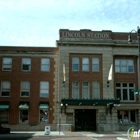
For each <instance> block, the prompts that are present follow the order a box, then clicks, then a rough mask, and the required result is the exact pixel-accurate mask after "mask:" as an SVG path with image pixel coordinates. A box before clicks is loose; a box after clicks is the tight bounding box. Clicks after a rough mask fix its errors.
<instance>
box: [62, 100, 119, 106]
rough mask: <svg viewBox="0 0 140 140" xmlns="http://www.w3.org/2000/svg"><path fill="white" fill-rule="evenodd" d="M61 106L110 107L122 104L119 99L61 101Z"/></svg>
mask: <svg viewBox="0 0 140 140" xmlns="http://www.w3.org/2000/svg"><path fill="white" fill-rule="evenodd" d="M61 104H63V105H65V104H67V105H81V106H82V105H88V106H89V105H109V104H114V105H118V104H120V100H118V99H61Z"/></svg>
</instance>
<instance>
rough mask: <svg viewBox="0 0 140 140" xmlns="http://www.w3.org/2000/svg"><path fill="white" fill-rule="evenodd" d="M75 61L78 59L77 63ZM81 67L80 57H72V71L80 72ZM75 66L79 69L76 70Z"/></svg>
mask: <svg viewBox="0 0 140 140" xmlns="http://www.w3.org/2000/svg"><path fill="white" fill-rule="evenodd" d="M74 59H77V60H76V61H78V62H75V61H74ZM79 65H80V59H79V57H72V71H79ZM75 66H76V67H77V69H75Z"/></svg>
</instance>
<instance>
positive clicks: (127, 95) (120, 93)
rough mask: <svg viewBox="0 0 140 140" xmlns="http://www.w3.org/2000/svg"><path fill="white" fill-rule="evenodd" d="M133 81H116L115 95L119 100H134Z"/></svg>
mask: <svg viewBox="0 0 140 140" xmlns="http://www.w3.org/2000/svg"><path fill="white" fill-rule="evenodd" d="M133 89H135V86H134V83H116V96H117V98H119V99H120V100H121V101H135V94H134V92H133V91H132V90H133Z"/></svg>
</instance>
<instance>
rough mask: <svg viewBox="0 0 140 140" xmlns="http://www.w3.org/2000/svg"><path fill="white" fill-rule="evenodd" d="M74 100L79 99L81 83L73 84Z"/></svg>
mask: <svg viewBox="0 0 140 140" xmlns="http://www.w3.org/2000/svg"><path fill="white" fill-rule="evenodd" d="M72 98H73V99H79V83H78V82H73V83H72Z"/></svg>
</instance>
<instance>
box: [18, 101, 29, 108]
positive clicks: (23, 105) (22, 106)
mask: <svg viewBox="0 0 140 140" xmlns="http://www.w3.org/2000/svg"><path fill="white" fill-rule="evenodd" d="M19 108H20V109H28V108H29V102H20V103H19Z"/></svg>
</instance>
